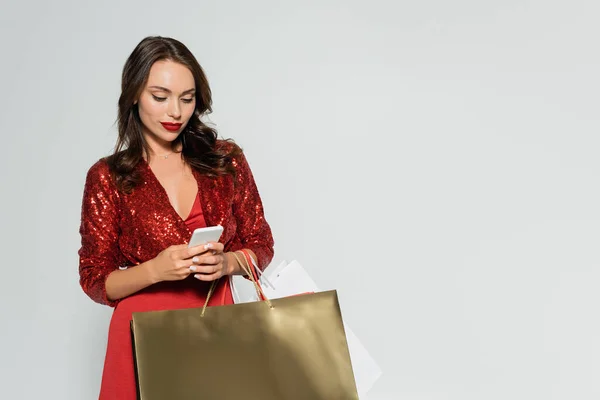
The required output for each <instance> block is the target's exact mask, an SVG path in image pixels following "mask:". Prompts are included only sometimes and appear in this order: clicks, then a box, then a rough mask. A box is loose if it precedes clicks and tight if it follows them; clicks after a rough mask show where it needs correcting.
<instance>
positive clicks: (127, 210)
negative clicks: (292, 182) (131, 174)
mask: <svg viewBox="0 0 600 400" xmlns="http://www.w3.org/2000/svg"><path fill="white" fill-rule="evenodd" d="M220 145H230V144H223V143H221V144H220ZM233 165H234V167H235V169H236V177H235V178H233V177H232V176H229V175H227V176H222V177H217V178H211V177H207V176H204V175H202V174H200V173H198V172H197V171H193V173H194V177H195V178H196V181H197V182H198V193H199V196H200V202H201V204H202V211H203V213H204V218H205V220H206V224H207V226H213V225H221V226H223V228H224V230H223V234H222V236H221V239H220V242H222V243H223V244H224V245H225V251H235V250H240V249H243V248H246V249H250V250H252V251H253V252H254V254H256V257H257V259H258V266H259V268H261V269H264V268H265V267H266V266H267V265H268V264H269V262H270V261H271V260H272V258H273V254H274V252H273V246H274V241H273V236H272V233H271V228H270V226H269V224H268V223H267V221H266V219H265V216H264V209H263V205H262V201H261V198H260V195H259V192H258V189H257V187H256V183H255V181H254V177H253V175H252V172H251V170H250V166H249V165H248V162H247V160H246V157H245V156H244V154H243V153H242V154H241V155H239V156H238V157H237V158H236V159H234V160H233ZM136 168H139V170H140V173H141V177H142V180H141V182H140V184H139V185H138V186H137V187H136V188H135V189H134V190H133V191H132V193H129V194H124V193H121V192H119V191H118V190H117V188H116V186H115V185H114V183H113V181H112V179H111V177H110V174H109V170H108V164H107V163H106V162H105V161H104V160H99V161H98V162H96V163H95V164H94V165H93V166H92V167H91V168H90V169H89V171H88V173H87V176H86V182H85V186H84V191H83V201H82V209H81V225H80V229H79V232H80V235H81V247H80V249H79V252H78V254H79V277H80V284H81V287H82V289H83V291H84V292H85V293H86V294H87V295H88V296H89V297H90V298H91V299H92V300H94V301H95V302H97V303H100V304H106V305H109V306H111V307H114V306H116V304H117V303H118V300H117V301H111V300H109V299H108V298H107V297H106V288H105V281H106V278H107V277H108V275H109V274H110V273H111V272H112V271H114V270H115V269H118V268H119V267H121V266H131V265H137V264H140V263H142V262H145V261H147V260H150V259H152V258H154V257H156V255H158V254H159V253H160V252H161V251H162V250H164V249H165V248H167V247H169V246H171V245H177V244H183V243H188V241H189V239H190V237H191V234H192V232H191V231H190V229H189V228H188V226H187V225H186V223H185V221H184V220H183V219H181V217H180V216H179V215H178V214H177V212H176V211H175V209H174V208H173V206H172V205H171V203H170V202H169V198H168V196H167V192H166V191H165V190H164V188H163V187H162V185H161V184H160V183H159V181H158V179H157V178H156V176H155V175H154V173H153V172H152V170H151V169H150V167H149V166H148V164H147V163H146V162H145V161H142V162H140V163H139V164H138V166H137V167H136Z"/></svg>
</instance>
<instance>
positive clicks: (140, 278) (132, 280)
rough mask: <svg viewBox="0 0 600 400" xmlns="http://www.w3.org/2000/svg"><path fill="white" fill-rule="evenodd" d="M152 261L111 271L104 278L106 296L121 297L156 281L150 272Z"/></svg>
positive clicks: (112, 298)
mask: <svg viewBox="0 0 600 400" xmlns="http://www.w3.org/2000/svg"><path fill="white" fill-rule="evenodd" d="M152 262H153V260H150V261H146V262H145V263H142V264H139V265H136V266H133V267H129V268H127V269H124V270H115V271H113V272H111V273H110V275H108V277H107V278H106V283H105V286H106V297H108V299H109V300H118V299H122V298H124V297H127V296H130V295H132V294H134V293H136V292H139V291H140V290H142V289H145V288H147V287H148V286H150V285H152V284H154V283H156V279H155V278H154V277H153V275H152V272H151V271H152V269H151V263H152Z"/></svg>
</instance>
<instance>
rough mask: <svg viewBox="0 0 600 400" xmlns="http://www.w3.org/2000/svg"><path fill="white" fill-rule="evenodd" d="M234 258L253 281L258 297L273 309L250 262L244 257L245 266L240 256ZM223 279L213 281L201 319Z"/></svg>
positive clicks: (234, 254)
mask: <svg viewBox="0 0 600 400" xmlns="http://www.w3.org/2000/svg"><path fill="white" fill-rule="evenodd" d="M232 254H233V256H234V257H235V259H236V260H237V262H238V263H239V264H240V266H241V267H242V269H243V270H244V272H245V273H246V274H247V275H248V277H249V278H250V280H251V281H252V283H253V284H254V289H255V290H256V294H257V296H258V298H259V299H260V298H262V299H264V301H265V302H266V303H267V304H268V305H269V308H271V309H272V308H273V304H272V303H271V301H270V300H269V299H268V298H267V296H265V293H264V292H263V290H262V287H261V286H260V284H259V283H258V282H257V281H256V278H255V277H254V274H253V273H252V270H251V268H250V265H249V264H248V260H246V258H245V257H242V259H243V260H244V262H245V264H244V263H243V262H242V261H241V260H240V258H239V257H238V255H237V254H236V252H233V253H232ZM220 279H221V278H219V279H217V280H214V281H212V284H211V285H210V289H209V290H208V294H207V295H206V301H205V302H204V306H203V307H202V313H201V314H200V317H203V316H204V312H205V311H206V307H207V306H208V301H209V300H210V298H211V297H212V295H213V292H214V290H215V287H216V286H217V283H218V282H219V280H220Z"/></svg>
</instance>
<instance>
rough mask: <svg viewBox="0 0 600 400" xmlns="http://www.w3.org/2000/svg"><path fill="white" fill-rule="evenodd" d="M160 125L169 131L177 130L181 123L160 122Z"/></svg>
mask: <svg viewBox="0 0 600 400" xmlns="http://www.w3.org/2000/svg"><path fill="white" fill-rule="evenodd" d="M161 125H162V126H163V127H164V128H165V129H166V130H168V131H169V132H177V131H178V130H179V128H181V125H183V124H179V123H176V122H161Z"/></svg>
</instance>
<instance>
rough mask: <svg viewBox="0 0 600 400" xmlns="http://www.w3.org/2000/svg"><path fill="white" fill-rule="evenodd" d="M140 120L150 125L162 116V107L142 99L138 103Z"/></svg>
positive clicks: (160, 104)
mask: <svg viewBox="0 0 600 400" xmlns="http://www.w3.org/2000/svg"><path fill="white" fill-rule="evenodd" d="M139 110H140V118H141V119H142V121H144V122H146V123H151V122H152V121H155V120H156V119H157V118H161V117H162V115H163V114H164V105H163V104H162V103H158V102H156V101H152V100H147V99H143V100H140V102H139Z"/></svg>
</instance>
